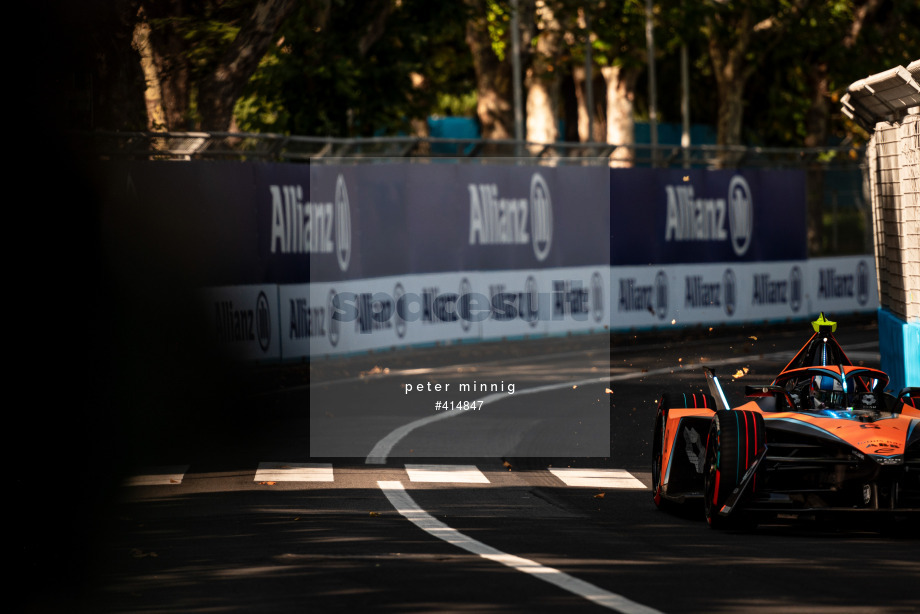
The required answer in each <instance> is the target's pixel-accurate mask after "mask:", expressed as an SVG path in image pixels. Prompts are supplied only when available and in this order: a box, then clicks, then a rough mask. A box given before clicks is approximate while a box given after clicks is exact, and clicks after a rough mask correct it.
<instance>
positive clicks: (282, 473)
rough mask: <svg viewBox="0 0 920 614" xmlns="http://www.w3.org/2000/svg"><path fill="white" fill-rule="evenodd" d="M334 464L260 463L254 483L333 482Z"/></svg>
mask: <svg viewBox="0 0 920 614" xmlns="http://www.w3.org/2000/svg"><path fill="white" fill-rule="evenodd" d="M333 480H334V478H333V476H332V463H259V468H258V469H257V470H256V476H255V478H253V482H332V481H333Z"/></svg>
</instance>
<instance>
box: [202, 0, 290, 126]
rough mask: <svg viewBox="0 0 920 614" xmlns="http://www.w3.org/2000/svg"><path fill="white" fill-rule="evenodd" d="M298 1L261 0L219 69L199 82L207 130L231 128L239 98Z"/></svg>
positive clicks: (203, 120) (220, 63)
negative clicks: (234, 108) (282, 23)
mask: <svg viewBox="0 0 920 614" xmlns="http://www.w3.org/2000/svg"><path fill="white" fill-rule="evenodd" d="M296 4H297V2H296V0H261V2H259V3H258V4H257V5H256V6H255V8H254V9H253V11H252V15H251V16H250V17H249V19H248V20H247V21H246V23H245V24H244V25H243V27H242V29H241V30H240V32H239V34H237V37H236V38H235V39H234V41H233V43H232V44H231V45H230V47H229V48H228V49H227V50H226V51H225V52H224V54H223V56H222V57H221V60H220V62H219V63H218V65H217V67H216V68H215V70H213V71H212V72H211V73H210V74H208V75H206V76H205V78H204V79H203V80H202V82H201V84H200V86H199V91H198V108H199V112H200V114H201V128H202V129H203V130H214V131H228V130H230V127H231V125H232V124H233V107H234V105H235V104H236V101H237V99H238V98H239V97H240V94H241V93H242V91H243V88H244V87H246V83H247V82H248V81H249V78H250V77H251V76H252V74H253V73H254V72H255V71H256V69H257V68H258V67H259V62H260V61H261V60H262V57H263V56H264V55H265V52H266V51H268V48H269V46H270V45H271V44H272V43H273V42H274V39H275V33H276V32H277V31H278V27H279V26H280V25H281V22H282V21H284V19H285V18H286V17H287V16H288V15H289V14H290V13H291V11H292V10H293V9H294V8H295V6H296Z"/></svg>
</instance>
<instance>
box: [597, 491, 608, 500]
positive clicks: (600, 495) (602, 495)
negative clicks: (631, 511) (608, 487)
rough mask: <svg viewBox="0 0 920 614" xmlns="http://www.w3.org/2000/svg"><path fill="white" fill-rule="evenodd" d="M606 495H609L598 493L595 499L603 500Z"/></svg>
mask: <svg viewBox="0 0 920 614" xmlns="http://www.w3.org/2000/svg"><path fill="white" fill-rule="evenodd" d="M605 494H607V493H602V492H599V493H597V494H596V495H594V498H595V499H603V498H604V495H605Z"/></svg>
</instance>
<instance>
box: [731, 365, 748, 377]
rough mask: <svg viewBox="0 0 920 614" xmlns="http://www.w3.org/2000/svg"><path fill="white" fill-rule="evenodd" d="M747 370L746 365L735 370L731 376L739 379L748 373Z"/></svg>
mask: <svg viewBox="0 0 920 614" xmlns="http://www.w3.org/2000/svg"><path fill="white" fill-rule="evenodd" d="M748 371H750V369H748V368H747V367H742V368H740V369H738V370H737V371H735V374H734V375H733V376H732V377H734V378H735V379H741V378H742V377H744V376H745V375H747V374H748Z"/></svg>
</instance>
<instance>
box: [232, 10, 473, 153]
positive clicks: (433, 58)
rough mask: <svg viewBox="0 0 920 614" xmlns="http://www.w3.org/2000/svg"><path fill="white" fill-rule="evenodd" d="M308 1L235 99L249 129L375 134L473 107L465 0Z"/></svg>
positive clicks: (242, 125)
mask: <svg viewBox="0 0 920 614" xmlns="http://www.w3.org/2000/svg"><path fill="white" fill-rule="evenodd" d="M314 4H315V3H309V2H306V3H301V5H300V7H299V8H298V9H297V11H296V12H295V14H294V15H293V16H292V17H291V18H290V19H289V20H288V21H287V22H286V24H285V25H284V26H283V27H282V28H281V30H280V31H279V35H280V36H279V40H278V44H277V45H275V46H274V47H273V48H272V49H271V50H270V51H269V53H268V54H267V55H266V57H265V58H264V59H263V62H262V66H261V68H260V70H259V72H258V73H257V74H256V75H255V76H254V78H253V79H252V81H251V82H250V83H249V86H248V87H247V90H246V92H245V95H244V97H243V98H242V100H241V101H240V103H239V104H238V105H237V123H238V125H239V126H240V128H241V129H243V130H252V131H270V132H278V133H287V134H298V135H323V136H325V135H329V136H371V135H374V134H381V133H386V134H394V133H398V132H404V133H406V132H409V131H410V130H411V120H413V119H418V118H424V117H426V116H427V115H429V114H431V113H437V112H442V113H445V112H453V111H458V110H459V111H464V110H468V109H465V108H464V105H463V103H462V102H460V103H459V104H458V102H459V101H462V100H464V97H465V100H466V104H467V105H468V104H469V103H470V101H471V99H470V96H469V94H470V92H471V91H473V89H474V85H473V77H472V60H471V57H470V54H469V50H468V49H467V47H466V44H465V42H464V39H463V36H464V28H465V23H466V13H465V9H464V5H463V4H462V3H461V2H443V1H440V2H439V1H432V0H367V1H365V2H358V3H355V2H346V1H345V0H331V1H330V2H327V6H326V8H325V11H324V12H323V13H322V14H321V15H320V16H319V17H318V16H317V11H316V7H315V6H314Z"/></svg>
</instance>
